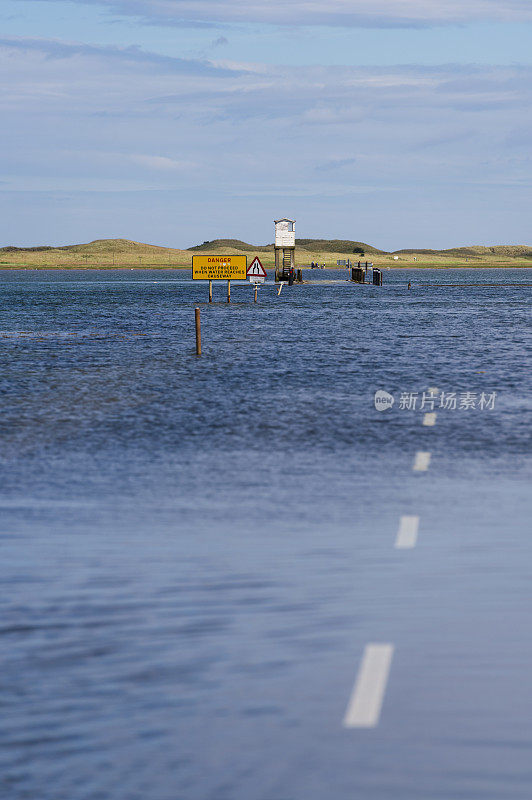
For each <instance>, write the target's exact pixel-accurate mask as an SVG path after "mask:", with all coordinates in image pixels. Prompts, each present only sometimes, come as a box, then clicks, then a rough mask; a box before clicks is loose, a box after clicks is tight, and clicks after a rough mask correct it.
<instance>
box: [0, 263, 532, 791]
mask: <svg viewBox="0 0 532 800" xmlns="http://www.w3.org/2000/svg"><path fill="white" fill-rule="evenodd" d="M317 272H319V271H313V272H312V273H309V274H308V277H312V278H313V279H320V281H323V283H320V284H318V285H304V286H298V287H293V288H292V289H290V288H288V287H286V288H285V289H284V290H283V292H282V294H281V296H280V297H279V298H278V297H277V296H276V291H275V289H274V287H273V286H265V287H263V288H261V289H260V291H259V304H258V305H257V306H254V305H253V303H251V302H250V301H251V300H252V290H251V289H250V287H248V286H240V285H235V286H233V289H232V295H233V303H232V305H231V307H229V308H228V307H227V305H226V304H225V303H224V302H222V301H223V299H224V294H223V289H222V287H219V288H218V287H217V289H216V297H217V299H218V300H220V302H217V303H215V304H213V306H212V307H209V306H208V305H206V304H204V302H203V301H204V300H205V299H206V287H205V286H203V285H193V284H192V283H191V282H190V281H188V280H186V279H184V276H183V275H181V273H178V272H170V271H169V272H162V271H157V272H149V271H142V272H140V271H135V272H129V271H116V272H77V271H72V272H68V273H65V272H53V273H52V272H29V271H28V272H8V273H4V274H3V276H2V281H3V286H2V321H1V323H0V358H1V359H2V370H1V377H0V389H1V390H2V397H3V408H2V417H1V420H0V425H1V427H2V438H1V444H0V459H1V464H2V489H1V493H0V508H1V510H2V526H1V534H2V539H1V547H2V589H3V591H2V599H3V602H2V607H3V613H2V617H1V619H0V642H1V643H2V645H3V647H2V651H3V654H4V658H3V668H2V670H1V672H0V699H1V701H2V708H3V724H2V726H1V727H0V763H1V766H2V770H1V774H2V777H1V779H0V797H2V798H4V797H5V798H6V800H23V799H24V800H26V798H30V799H31V800H63V799H64V800H89V799H90V800H96V799H100V800H136V799H137V798H139V800H140V799H141V798H142V800H181V799H182V800H203V798H209V799H210V798H212V800H303V798H304V799H305V800H308V799H309V798H310V799H311V800H322V798H323V797H324V795H325V794H329V795H331V796H332V797H334V798H338V800H344V798H345V799H346V800H347V798H349V799H350V800H351V798H353V797H357V798H358V797H360V798H363V799H364V800H390V798H394V800H414V798H420V800H429V798H446V800H447V799H449V798H457V800H458V798H460V800H469V798H482V800H488V798H496V799H497V800H501V799H502V798H505V800H506V799H507V798H508V799H509V800H514V798H528V797H529V795H530V767H529V755H528V751H529V747H530V744H531V739H532V727H531V723H530V720H531V719H532V700H531V698H532V678H531V674H532V673H531V671H530V668H529V665H530V660H531V657H532V647H531V646H530V645H529V643H528V637H527V630H528V627H529V624H530V623H529V620H530V610H531V596H530V595H531V592H530V566H529V565H530V558H531V556H532V552H531V551H532V545H531V540H530V535H529V533H530V523H529V519H530V512H531V502H530V487H529V479H530V461H529V449H530V445H529V431H530V427H529V425H530V409H531V402H530V384H531V379H530V361H529V353H530V351H529V349H527V348H529V347H530V329H529V323H530V288H528V287H526V286H525V285H524V284H525V283H527V282H528V283H530V282H531V276H530V270H511V271H509V270H505V271H497V270H489V271H488V270H468V271H449V270H446V271H440V270H438V271H423V273H420V272H406V271H403V270H401V271H399V270H397V271H393V270H392V271H387V272H386V273H385V276H384V277H385V285H384V286H383V287H382V288H381V289H379V288H373V287H369V286H365V287H361V286H353V285H350V284H347V283H346V284H327V283H326V282H325V280H324V279H327V278H330V277H331V273H330V272H323V273H320V274H319V275H316V273H317ZM343 276H344V273H343V272H338V273H336V274H333V277H336V278H342V277H343ZM457 277H458V278H459V280H460V282H461V283H479V282H483V281H484V282H489V283H496V282H498V281H500V282H501V283H506V284H507V283H510V282H511V283H519V282H521V283H522V284H523V286H521V287H519V286H517V287H514V286H512V287H510V286H508V285H505V286H502V287H500V288H496V287H495V288H494V287H482V286H480V287H478V286H472V287H471V288H469V289H463V288H453V287H442V288H439V289H435V288H433V287H421V286H419V283H420V282H421V281H423V282H429V283H452V282H456V279H457ZM409 279H410V280H412V282H413V287H414V288H413V290H412V291H411V292H408V291H407V289H406V284H407V282H408V280H409ZM198 303H199V304H201V308H202V325H203V331H202V332H203V346H204V354H203V356H202V358H201V359H196V358H195V357H194V340H193V333H194V331H193V308H194V306H195V305H197V304H198ZM527 359H528V360H527ZM429 386H435V387H438V388H439V389H440V390H445V391H456V392H464V391H471V392H475V393H477V395H480V393H481V392H486V393H487V392H490V393H491V392H497V398H496V404H495V409H494V410H493V411H488V410H485V411H482V412H481V411H478V410H475V411H460V410H456V411H441V412H440V413H439V414H438V420H437V425H436V427H434V428H426V427H423V426H422V425H421V420H422V416H423V415H422V413H421V412H420V411H419V410H418V411H415V412H413V411H410V412H409V411H405V410H400V409H399V407H398V406H399V395H400V393H401V392H410V391H413V392H419V393H420V394H421V393H422V392H423V391H424V390H426V389H427V388H428V387H429ZM377 389H385V390H387V391H389V392H392V393H393V394H394V396H395V398H396V403H395V405H394V408H393V410H392V411H389V412H385V413H379V412H377V411H376V410H375V408H374V404H373V395H374V393H375V391H376V390H377ZM417 450H430V451H431V452H432V463H431V467H430V470H429V472H428V473H427V474H426V475H415V474H414V473H412V463H413V457H414V454H415V452H416V451H417ZM402 514H418V515H419V516H420V534H419V543H418V546H417V547H416V549H415V550H413V551H409V552H407V553H403V552H398V551H396V550H394V547H393V544H394V539H395V534H396V531H397V524H398V519H399V517H400V516H401V515H402ZM372 641H376V642H379V641H384V642H393V643H394V644H395V647H396V655H395V658H394V663H393V667H392V672H391V676H390V682H389V685H388V689H387V693H386V698H385V704H384V707H383V714H382V718H381V722H380V725H379V727H378V728H377V729H376V730H375V731H346V730H344V729H342V727H341V719H342V716H343V713H344V710H345V705H346V702H347V698H348V696H349V693H350V691H351V688H352V685H353V681H354V678H355V676H356V671H357V667H358V664H359V660H360V656H361V653H362V650H363V648H364V646H365V645H366V644H367V643H368V642H372Z"/></svg>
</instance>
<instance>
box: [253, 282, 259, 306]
mask: <svg viewBox="0 0 532 800" xmlns="http://www.w3.org/2000/svg"><path fill="white" fill-rule="evenodd" d="M257 289H258V286H257V284H255V299H254V301H253V302H255V303H256V302H257Z"/></svg>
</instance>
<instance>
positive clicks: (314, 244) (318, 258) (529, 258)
mask: <svg viewBox="0 0 532 800" xmlns="http://www.w3.org/2000/svg"><path fill="white" fill-rule="evenodd" d="M296 244H297V247H296V264H297V265H298V266H303V265H306V264H310V262H311V261H315V262H318V263H319V264H325V266H326V267H329V268H330V267H336V262H337V260H338V259H346V260H347V259H348V258H350V259H351V261H352V262H353V261H355V262H356V261H357V260H358V259H361V260H366V259H367V260H368V261H372V262H373V263H374V264H375V266H381V267H385V268H386V267H394V268H407V267H408V268H410V269H411V268H414V267H417V268H424V267H425V268H428V267H431V268H438V267H439V268H445V267H447V268H448V267H532V248H531V247H527V246H497V247H462V248H455V249H452V250H439V251H438V250H398V251H396V252H395V253H386V252H384V251H382V250H378V249H377V248H375V247H372V246H371V245H367V244H365V243H364V242H351V241H348V240H323V239H300V240H297V242H296ZM357 248H358V249H363V250H364V252H365V255H364V256H362V255H361V254H360V253H358V252H353V250H354V249H357ZM195 252H197V253H203V254H207V253H209V254H212V255H231V254H245V255H247V256H248V257H250V258H251V257H253V256H255V255H258V256H259V257H260V259H261V261H262V263H263V264H264V266H265V267H266V268H272V267H273V266H274V253H273V245H259V246H254V245H250V244H248V243H246V242H242V241H240V240H238V239H218V240H215V241H212V242H204V243H203V244H202V245H197V246H196V247H193V248H190V249H189V250H178V249H175V248H172V247H157V246H156V245H150V244H142V243H141V242H133V241H130V240H129V239H97V240H96V241H94V242H89V243H88V244H78V245H67V246H65V247H44V246H43V247H34V248H14V247H4V248H0V269H113V268H115V269H119V268H123V269H153V268H160V269H164V268H166V269H168V268H172V269H190V267H191V264H192V255H193V254H194V253H195ZM394 256H396V257H397V260H396V259H395V258H394Z"/></svg>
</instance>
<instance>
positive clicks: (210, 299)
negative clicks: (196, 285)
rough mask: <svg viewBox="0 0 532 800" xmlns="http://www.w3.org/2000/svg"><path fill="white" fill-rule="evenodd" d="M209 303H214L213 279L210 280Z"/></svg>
mask: <svg viewBox="0 0 532 800" xmlns="http://www.w3.org/2000/svg"><path fill="white" fill-rule="evenodd" d="M209 303H212V281H209Z"/></svg>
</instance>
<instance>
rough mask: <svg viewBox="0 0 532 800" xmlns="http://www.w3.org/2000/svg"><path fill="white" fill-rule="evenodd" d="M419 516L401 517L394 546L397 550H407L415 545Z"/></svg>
mask: <svg viewBox="0 0 532 800" xmlns="http://www.w3.org/2000/svg"><path fill="white" fill-rule="evenodd" d="M418 528H419V517H401V522H400V523H399V530H398V531H397V539H396V540H395V546H396V548H397V549H399V550H408V549H410V548H412V547H415V546H416V542H417V532H418Z"/></svg>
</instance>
